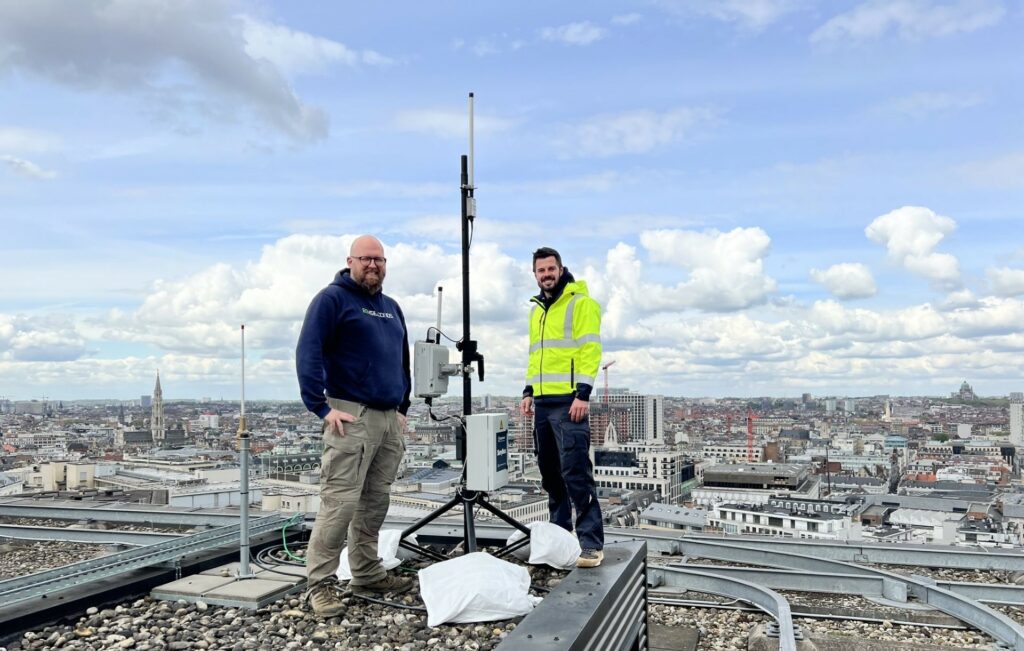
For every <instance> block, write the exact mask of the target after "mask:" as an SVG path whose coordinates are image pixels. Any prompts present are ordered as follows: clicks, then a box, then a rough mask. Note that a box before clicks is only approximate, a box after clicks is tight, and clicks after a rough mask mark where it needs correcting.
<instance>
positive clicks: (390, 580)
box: [349, 574, 412, 594]
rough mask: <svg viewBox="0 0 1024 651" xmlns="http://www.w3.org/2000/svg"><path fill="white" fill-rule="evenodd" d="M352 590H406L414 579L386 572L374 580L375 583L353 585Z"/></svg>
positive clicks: (378, 591)
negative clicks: (380, 577) (381, 577)
mask: <svg viewBox="0 0 1024 651" xmlns="http://www.w3.org/2000/svg"><path fill="white" fill-rule="evenodd" d="M349 585H350V586H352V592H354V593H356V594H358V593H360V592H375V593H377V594H385V593H387V592H394V593H396V594H397V593H399V592H405V591H406V590H408V589H409V588H411V587H412V579H407V578H405V577H402V576H398V575H396V574H386V575H384V578H383V579H379V580H377V581H374V582H373V583H365V584H363V585H352V584H351V583H350V584H349Z"/></svg>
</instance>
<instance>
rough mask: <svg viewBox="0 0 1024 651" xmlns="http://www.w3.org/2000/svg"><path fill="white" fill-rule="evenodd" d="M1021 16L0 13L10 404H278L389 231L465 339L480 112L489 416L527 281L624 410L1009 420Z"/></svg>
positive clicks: (452, 6) (428, 301) (416, 294)
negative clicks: (355, 249)
mask: <svg viewBox="0 0 1024 651" xmlns="http://www.w3.org/2000/svg"><path fill="white" fill-rule="evenodd" d="M1022 26H1024V9H1022V6H1021V4H1020V3H1019V2H1011V1H1009V0H976V1H970V2H968V1H965V0H960V1H957V0H953V1H939V0H892V1H890V2H878V1H872V0H868V1H866V2H865V1H848V2H823V1H822V2H815V1H813V0H722V1H721V2H710V1H709V2H697V1H687V0H652V1H650V2H635V3H608V2H587V3H583V2H566V3H558V4H556V5H552V4H551V3H544V4H542V3H539V2H529V3H497V2H479V3H452V2H447V3H414V2H400V3H386V4H382V3H378V4H377V5H372V6H371V5H367V6H363V5H356V4H355V3H285V2H259V3H256V2H233V1H229V0H215V1H204V2H199V1H194V2H164V1H157V0H152V1H139V2H132V3H121V2H113V1H103V0H93V1H90V2H81V3H74V4H71V5H69V4H67V3H63V2H58V1H57V0H40V1H37V2H32V3H13V2H12V3H0V222H2V227H0V228H2V232H3V238H0V279H2V282H0V396H8V397H12V398H33V397H42V396H50V397H60V398H75V397H108V396H109V397H130V396H135V395H139V394H141V393H147V392H148V391H149V390H150V389H151V387H152V378H153V375H154V374H155V372H156V370H157V369H158V368H159V369H160V370H161V376H162V378H163V385H164V390H165V395H166V396H167V397H168V398H173V397H201V396H214V397H216V396H222V395H232V394H234V393H237V387H236V385H237V374H238V362H237V339H238V324H239V323H241V322H242V321H244V322H246V324H247V331H248V332H249V336H250V339H251V341H250V343H251V350H250V354H251V359H252V361H251V364H250V367H249V369H250V370H251V377H250V381H249V386H250V395H252V396H254V397H265V398H291V397H294V396H296V395H297V388H296V386H295V381H294V373H293V369H292V365H293V352H292V351H293V348H294V342H295V337H296V336H297V329H298V326H299V323H300V321H301V318H302V313H303V311H304V308H305V305H306V304H307V303H308V301H309V298H310V297H311V296H312V295H313V293H315V292H316V291H317V290H318V289H319V288H320V287H322V286H323V285H324V284H325V283H326V282H328V281H329V279H330V277H331V276H332V274H333V272H334V271H335V270H336V269H337V268H339V267H340V266H342V265H343V264H344V257H345V253H346V251H347V246H348V243H349V242H350V241H351V239H352V237H354V236H356V235H358V234H360V233H363V232H373V233H377V234H378V235H379V236H380V237H381V239H382V240H383V241H384V243H385V245H386V246H387V247H388V249H389V253H388V254H389V259H390V261H391V263H390V264H389V267H390V269H389V276H388V279H387V280H386V281H385V287H386V291H388V292H389V293H391V294H393V295H395V296H396V297H397V298H398V299H399V300H400V301H401V302H402V304H403V306H404V307H405V309H406V312H407V314H408V315H409V320H410V327H411V330H412V333H413V335H414V336H416V337H422V333H423V331H424V330H425V328H426V327H427V325H429V324H430V322H431V321H432V319H433V312H434V308H433V305H434V303H433V301H434V299H433V298H432V292H433V290H434V288H435V287H436V286H437V285H438V284H443V285H444V286H445V288H446V292H445V294H446V296H447V301H446V313H447V314H448V316H449V317H450V319H449V328H450V329H451V330H452V332H453V334H454V335H456V338H457V335H458V334H459V332H458V330H459V325H458V324H459V323H461V321H460V320H459V316H458V309H457V306H458V303H459V299H458V293H457V291H456V290H457V288H458V287H457V286H458V282H459V281H458V274H459V261H458V256H457V241H458V221H457V214H458V207H459V196H458V157H459V155H460V154H462V153H464V152H465V151H466V135H465V132H466V126H465V121H466V118H465V113H466V95H467V93H468V92H469V91H474V92H475V93H476V97H477V102H476V117H477V139H476V154H477V159H476V163H477V164H476V182H477V186H478V191H477V197H478V202H479V219H478V223H477V229H476V239H475V246H474V265H475V266H474V269H475V272H474V288H473V292H474V295H473V299H474V306H475V307H474V315H475V319H474V324H475V325H474V328H475V331H474V335H475V338H478V339H479V340H480V342H481V348H482V350H483V351H484V353H485V354H486V355H487V357H488V371H489V378H488V380H487V382H486V383H485V385H481V386H480V387H479V388H478V389H477V391H478V392H481V393H483V392H491V393H495V394H516V393H518V391H519V389H520V388H521V383H522V382H521V379H522V375H523V366H524V364H525V347H526V339H525V329H526V326H525V320H526V311H527V307H526V304H525V300H526V297H528V296H529V295H530V294H531V293H532V292H534V291H535V286H534V285H533V281H532V278H531V276H530V273H529V253H530V251H531V250H532V249H534V248H536V247H537V246H539V245H542V244H543V245H549V246H555V247H557V248H559V249H560V250H561V251H562V252H563V254H564V258H565V261H566V264H567V265H568V266H569V268H570V269H571V270H573V272H574V273H576V274H577V275H578V276H579V277H583V278H585V279H586V280H587V281H588V282H589V283H590V287H591V291H592V293H593V294H594V295H595V296H596V297H597V298H598V300H600V301H601V303H602V304H603V305H604V308H605V322H604V332H603V335H604V343H605V351H606V352H605V359H606V360H612V359H614V360H615V361H616V362H617V364H616V366H615V367H613V371H614V373H615V375H617V377H615V378H613V383H614V384H616V385H619V386H621V385H628V386H631V387H633V388H634V389H637V390H646V391H651V392H659V393H665V394H670V395H688V396H721V395H797V394H799V393H802V392H805V391H809V392H811V393H814V394H818V395H827V394H839V395H870V394H874V393H892V394H901V393H903V394H917V393H928V394H945V393H948V392H949V391H952V390H954V389H956V388H957V387H958V386H959V383H960V381H961V380H963V379H968V380H969V381H971V382H972V383H973V384H974V386H975V388H976V389H977V390H978V391H979V392H980V393H982V394H985V395H998V394H1005V393H1006V392H1008V391H1011V390H1021V389H1022V388H1024V387H1022V386H1021V379H1020V359H1021V353H1022V352H1024V333H1022V332H1021V326H1020V324H1021V323H1024V300H1022V297H1024V237H1021V235H1020V231H1021V229H1020V224H1021V218H1022V215H1021V206H1024V121H1022V119H1021V116H1022V107H1024V90H1022V89H1024V72H1022V68H1021V61H1022V60H1024V57H1022V55H1024V46H1022V45H1021V41H1020V38H1019V35H1020V33H1021V28H1022Z"/></svg>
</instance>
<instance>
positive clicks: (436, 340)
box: [434, 285, 444, 344]
mask: <svg viewBox="0 0 1024 651" xmlns="http://www.w3.org/2000/svg"><path fill="white" fill-rule="evenodd" d="M443 292H444V287H441V286H440V285H438V286H437V327H436V328H435V329H434V343H435V344H439V343H441V295H442V293H443Z"/></svg>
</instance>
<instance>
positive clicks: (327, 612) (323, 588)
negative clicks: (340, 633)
mask: <svg viewBox="0 0 1024 651" xmlns="http://www.w3.org/2000/svg"><path fill="white" fill-rule="evenodd" d="M351 594H352V593H351V592H350V591H349V590H346V589H345V588H342V587H341V584H340V583H338V579H337V578H335V577H333V576H329V577H327V578H326V579H324V580H323V581H321V582H320V583H318V584H316V585H315V586H313V587H312V588H311V589H310V591H309V592H308V593H307V594H306V599H307V600H308V601H309V604H310V605H311V606H312V607H313V612H314V613H316V615H317V617H337V616H338V615H340V614H341V613H342V612H344V610H345V604H344V603H343V602H342V599H344V598H346V597H349V596H351Z"/></svg>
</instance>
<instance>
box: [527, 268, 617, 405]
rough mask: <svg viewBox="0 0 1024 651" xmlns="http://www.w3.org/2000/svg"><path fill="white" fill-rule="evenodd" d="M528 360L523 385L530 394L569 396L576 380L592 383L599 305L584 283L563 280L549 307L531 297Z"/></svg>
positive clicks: (597, 364)
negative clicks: (531, 391)
mask: <svg viewBox="0 0 1024 651" xmlns="http://www.w3.org/2000/svg"><path fill="white" fill-rule="evenodd" d="M531 301H532V302H533V309H532V310H531V311H530V361H529V364H527V367H526V384H528V385H532V386H533V395H534V396H564V395H571V394H573V392H575V390H576V384H577V383H583V384H589V385H590V386H594V381H595V380H596V379H597V371H598V368H599V367H600V365H601V306H600V305H598V303H597V301H595V300H594V299H592V298H590V295H589V294H588V293H587V283H586V282H585V281H582V280H576V281H573V282H570V283H567V284H566V286H565V289H564V290H563V291H562V295H561V296H559V297H558V300H556V301H555V302H554V303H553V304H552V305H551V307H549V308H547V309H544V305H543V304H542V303H541V302H540V300H538V299H537V298H536V297H534V298H533V299H531Z"/></svg>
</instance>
